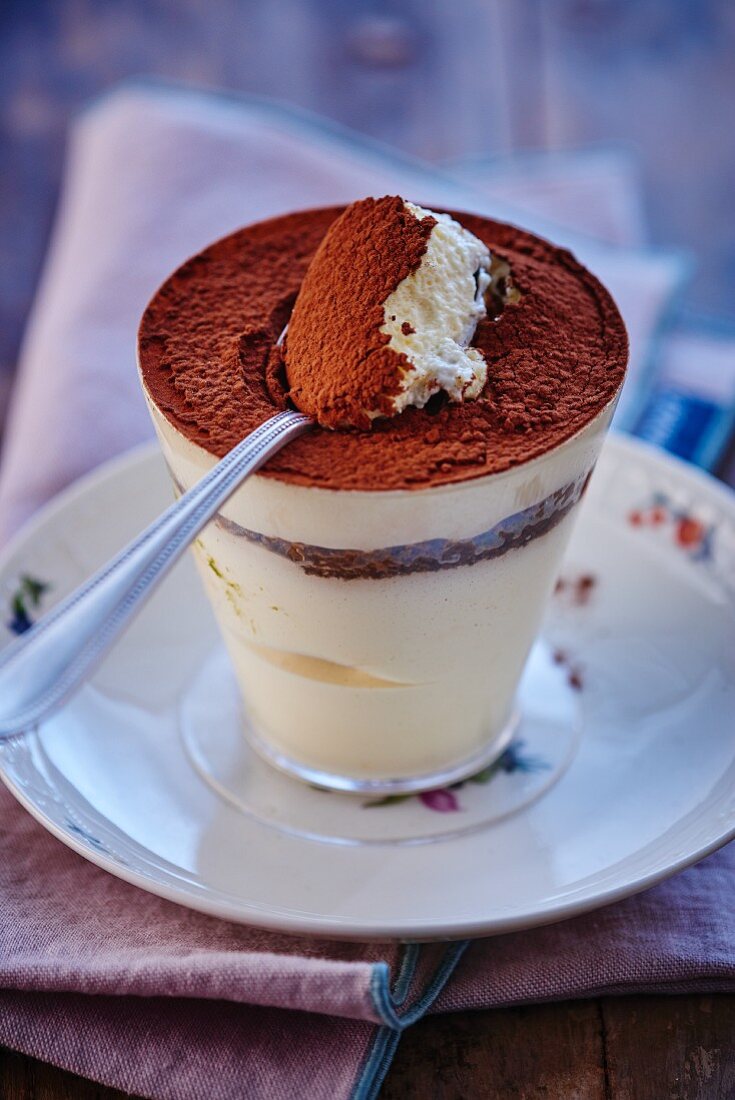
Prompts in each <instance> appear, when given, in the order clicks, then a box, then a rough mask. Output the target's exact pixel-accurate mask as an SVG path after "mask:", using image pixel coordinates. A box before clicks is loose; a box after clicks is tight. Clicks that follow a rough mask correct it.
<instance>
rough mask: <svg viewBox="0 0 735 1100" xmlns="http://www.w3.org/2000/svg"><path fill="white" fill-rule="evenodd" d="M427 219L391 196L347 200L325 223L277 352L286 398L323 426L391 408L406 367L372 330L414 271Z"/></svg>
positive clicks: (359, 420)
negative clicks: (339, 212) (385, 305)
mask: <svg viewBox="0 0 735 1100" xmlns="http://www.w3.org/2000/svg"><path fill="white" fill-rule="evenodd" d="M435 225H436V219H435V218H424V219H423V221H419V220H418V218H415V217H414V216H413V214H411V213H410V211H408V210H407V209H406V207H405V204H404V202H403V199H401V198H399V197H398V196H397V195H396V196H386V197H385V198H382V199H363V200H362V201H361V202H355V203H352V205H351V206H348V207H347V209H346V210H345V211H344V213H343V214H342V215H341V216H340V217H339V218H337V219H336V220H335V221H334V222H333V223H332V225H331V226H330V227H329V232H328V233H327V234H326V236H325V237H324V239H323V240H322V242H321V244H320V246H319V248H318V249H317V252H316V255H315V256H314V260H313V262H312V263H311V265H310V267H309V278H308V279H306V280H305V281H304V284H303V287H302V288H301V291H300V293H299V296H298V300H297V302H296V305H295V307H294V311H293V313H292V314H291V319H290V321H289V324H288V335H287V336H286V343H285V353H284V357H285V360H286V375H287V378H288V384H289V396H290V398H291V399H292V401H293V402H294V404H295V405H296V406H297V408H299V409H300V410H301V411H302V412H305V413H308V414H309V415H310V416H313V417H315V418H316V419H317V420H318V421H319V423H320V424H322V425H323V426H325V427H329V428H340V427H343V426H344V425H345V424H355V425H359V426H360V427H362V428H363V429H368V428H370V419H369V418H368V417H367V416H366V414H365V411H364V410H365V409H375V410H376V411H379V412H381V413H383V414H384V415H385V416H391V415H392V414H393V412H394V409H393V403H392V401H391V398H392V397H393V396H395V394H396V393H398V391H399V389H400V380H401V375H402V372H403V371H410V370H411V369H412V368H411V364H410V362H409V361H408V359H407V358H406V356H405V355H401V354H400V353H398V352H396V351H394V350H393V349H392V348H389V347H388V344H389V342H390V336H389V335H388V334H387V333H385V332H381V331H380V330H381V328H382V326H383V323H384V320H385V318H384V315H383V303H384V302H385V299H386V298H387V297H388V296H389V295H390V294H392V293H393V291H394V290H395V289H396V287H397V286H398V284H399V283H400V282H401V281H402V280H403V279H405V278H407V277H408V276H409V275H412V274H413V272H414V271H416V270H417V269H418V267H419V264H420V263H421V259H422V257H423V255H424V253H425V252H426V247H427V245H428V242H429V237H430V236H431V231H432V229H433V228H434V226H435ZM345 271H349V279H347V280H346V279H345V277H344V276H345Z"/></svg>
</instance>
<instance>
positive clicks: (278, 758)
mask: <svg viewBox="0 0 735 1100" xmlns="http://www.w3.org/2000/svg"><path fill="white" fill-rule="evenodd" d="M519 721H520V715H519V714H518V712H517V711H514V712H513V713H512V714H511V716H510V718H509V719H508V721H507V722H506V724H505V726H503V728H502V730H501V731H500V733H499V734H497V735H496V736H495V737H494V738H493V739H492V741H491V742H489V743H488V744H487V745H483V746H482V748H481V749H479V750H478V751H477V752H475V753H473V754H472V756H466V757H465V758H464V760H461V761H460V762H459V763H458V764H453V765H452V766H451V767H449V768H442V769H441V770H440V771H434V772H424V773H423V774H421V775H408V776H396V777H395V778H391V779H364V778H363V779H357V778H355V777H353V776H347V775H336V774H335V773H334V772H328V771H322V770H321V769H320V768H312V767H309V766H308V765H307V764H302V763H300V762H299V761H297V760H294V759H292V758H291V757H289V756H286V755H285V753H282V752H279V751H278V749H275V748H274V747H273V746H272V745H271V744H270V743H269V742H268V741H266V740H265V739H264V738H263V737H262V736H261V735H260V734H259V733H258V732H257V730H256V728H255V726H254V725H253V723H252V722H251V721H250V719H249V717H248V716H247V715H246V716H245V737H246V738H247V741H248V744H249V745H250V746H251V747H252V748H253V749H255V751H256V752H257V754H258V756H260V757H262V759H263V760H265V761H266V762H267V763H268V764H270V765H271V766H272V767H274V768H277V769H278V770H279V771H281V772H285V774H286V775H289V776H291V777H292V778H293V779H300V780H301V781H302V782H303V783H309V784H311V785H312V786H314V787H323V788H325V789H326V790H330V791H342V792H347V793H349V794H361V795H381V796H386V797H388V796H390V795H401V794H418V793H419V792H420V791H432V790H437V789H438V788H440V787H449V786H451V785H452V784H453V783H459V782H461V780H463V779H467V778H468V777H469V776H472V775H477V773H478V772H481V771H482V770H483V769H484V768H487V767H489V766H490V764H492V763H494V761H495V760H497V759H498V757H500V756H502V754H503V753H504V752H505V750H506V749H507V748H508V745H509V744H510V742H511V741H512V739H513V735H514V734H515V731H516V729H517V727H518V723H519Z"/></svg>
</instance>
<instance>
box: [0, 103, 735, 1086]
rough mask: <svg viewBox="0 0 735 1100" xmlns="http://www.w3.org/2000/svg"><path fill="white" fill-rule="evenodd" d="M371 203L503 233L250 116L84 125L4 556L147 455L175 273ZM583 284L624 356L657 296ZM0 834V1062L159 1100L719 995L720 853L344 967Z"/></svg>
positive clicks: (647, 281)
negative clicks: (504, 1021) (277, 228)
mask: <svg viewBox="0 0 735 1100" xmlns="http://www.w3.org/2000/svg"><path fill="white" fill-rule="evenodd" d="M555 186H556V185H555ZM552 190H553V189H552ZM388 191H402V192H404V193H406V194H409V195H412V196H416V197H418V198H420V200H421V201H423V202H428V203H434V204H442V205H454V206H459V207H462V206H464V207H470V206H471V207H474V208H476V209H485V210H488V211H492V210H493V209H496V204H494V203H493V202H492V201H490V200H487V199H483V197H482V194H481V192H480V191H478V192H477V193H476V194H473V193H472V192H471V191H470V190H468V189H466V188H463V187H462V186H460V185H459V184H457V183H455V182H453V181H452V179H451V178H450V177H449V176H444V175H441V174H438V173H437V174H435V173H432V171H431V170H429V169H426V168H424V167H422V166H421V165H415V164H413V163H412V162H409V161H404V160H402V159H401V158H400V157H397V156H396V157H395V158H392V157H391V156H389V155H388V154H386V153H385V152H382V151H379V150H376V149H375V148H373V147H371V146H369V145H365V144H362V143H360V141H359V139H356V138H353V137H349V136H344V135H340V134H336V133H334V132H333V131H332V130H331V129H329V128H328V127H322V126H321V125H320V124H319V123H317V122H315V121H313V120H310V119H302V118H300V117H299V116H298V115H290V114H289V113H288V112H284V111H282V110H280V109H275V108H272V107H270V106H269V105H267V104H261V103H257V102H243V103H237V102H234V101H230V100H227V99H218V98H217V97H207V96H204V95H200V94H197V93H182V92H172V91H165V90H160V89H159V90H151V89H145V88H128V89H124V90H122V91H120V92H118V93H115V94H114V95H112V96H111V97H109V98H108V99H107V100H105V101H104V102H102V103H101V104H99V105H97V106H96V107H94V108H93V109H92V110H91V111H90V112H88V113H87V114H86V115H85V116H84V117H83V118H82V119H81V120H80V122H79V123H78V125H77V126H76V128H75V130H74V132H73V134H72V141H71V151H70V161H69V167H68V172H67V180H66V186H65V191H64V197H63V202H62V206H61V210H60V214H59V219H58V222H57V227H56V231H55V236H54V242H53V246H52V249H51V253H50V257H49V261H48V264H47V267H46V271H45V273H44V278H43V282H42V286H41V288H40V292H39V296H38V299H37V302H36V305H35V308H34V311H33V316H32V319H31V323H30V325H29V329H28V335H27V339H26V342H25V347H24V353H23V361H22V364H21V373H20V380H19V385H18V387H17V391H16V394H15V398H14V402H13V407H12V415H11V421H10V424H9V427H8V438H7V443H6V449H5V454H4V459H3V465H2V469H1V470H0V527H1V528H2V531H3V532H4V533H5V534H8V533H10V532H12V531H13V530H15V529H16V528H17V527H18V525H19V524H20V523H21V522H22V521H23V520H24V519H25V518H26V517H27V516H28V515H30V514H31V513H32V512H33V511H34V510H35V509H36V508H37V507H38V506H39V505H40V504H42V503H43V502H44V501H45V500H46V499H48V497H49V496H50V495H52V493H53V492H55V491H56V490H57V489H59V488H61V487H62V486H63V485H64V484H66V483H68V482H69V481H70V480H72V479H73V478H74V477H76V476H77V475H79V474H81V473H83V472H85V471H86V470H87V469H89V468H91V467H92V466H94V465H95V464H96V463H98V462H99V461H101V460H102V459H103V458H106V457H108V456H109V455H111V454H113V453H116V452H118V451H121V450H124V449H126V448H127V447H129V446H130V445H131V444H133V443H136V442H138V441H139V440H141V439H142V438H145V437H146V436H148V435H149V434H150V428H149V425H148V421H147V415H146V413H145V410H144V407H143V402H142V399H141V397H140V394H139V392H138V385H137V378H136V376H135V367H134V346H135V329H136V326H137V321H138V318H139V316H140V313H141V312H142V309H143V307H144V305H145V302H146V300H147V299H148V297H149V296H150V294H151V292H152V291H153V289H155V286H156V285H157V284H158V282H160V280H161V279H162V278H163V277H164V276H165V275H166V274H167V273H168V271H169V270H170V269H171V268H173V267H174V266H175V265H176V264H177V263H178V262H179V261H180V260H181V259H182V257H184V256H185V255H187V254H189V253H191V252H192V251H194V250H196V249H197V248H199V247H201V246H202V245H204V244H206V243H207V242H208V241H209V240H211V239H212V238H214V237H216V236H218V235H220V234H222V233H225V232H227V231H229V230H230V229H232V228H233V227H235V226H236V225H237V224H239V223H242V222H245V221H249V220H252V219H254V218H257V217H264V216H267V215H269V214H273V213H277V212H280V211H283V210H286V209H289V208H294V207H298V206H307V205H310V204H318V203H324V202H333V201H334V202H337V201H342V200H349V199H352V198H355V197H357V196H359V195H362V194H367V193H377V194H380V193H385V192H388ZM536 203H538V198H537V199H536ZM499 213H500V215H501V216H507V211H506V210H505V209H501V210H500V211H499ZM547 213H549V214H550V213H552V211H551V209H549V211H548V212H547ZM521 219H522V216H521ZM522 220H523V219H522ZM600 255H602V253H601V254H600ZM627 256H629V261H626V257H627ZM600 262H601V263H603V265H604V263H607V264H608V265H609V269H610V271H611V272H614V273H615V277H617V278H618V279H621V278H627V280H628V282H627V283H626V285H627V287H628V295H629V297H631V298H634V299H635V300H636V302H637V303H638V308H637V311H636V312H634V313H631V314H630V315H629V317H628V320H629V323H630V324H631V325H633V326H635V331H636V338H637V340H638V343H639V346H641V347H642V346H643V345H644V344H645V343H646V341H647V340H648V338H649V337H650V335H651V332H652V331H653V328H654V327H655V324H656V322H657V319H658V317H659V313H660V310H661V308H662V307H663V305H664V304H665V301H666V299H667V297H668V294H669V292H670V290H671V289H672V286H673V283H674V282H675V281H676V280H675V279H674V280H673V282H672V283H670V284H668V283H667V282H666V279H665V278H664V275H665V274H666V271H668V268H666V269H663V268H661V266H660V265H658V266H657V263H653V265H652V267H651V268H650V269H649V268H646V265H645V263H643V265H642V266H641V263H642V261H641V258H640V255H639V254H635V255H634V254H633V253H630V254H628V253H626V252H625V250H619V249H618V250H615V249H609V250H608V252H607V253H605V258H604V259H602V260H600ZM626 272H627V273H628V274H627V276H626V275H625V273H626ZM631 288H632V289H631ZM646 296H647V297H646ZM644 298H645V300H646V302H647V306H646V309H645V310H642V309H641V308H640V302H641V301H642V300H643V299H644ZM0 820H2V822H3V830H2V832H1V833H0V1042H4V1043H6V1044H8V1045H10V1046H12V1047H15V1048H17V1049H19V1050H22V1051H25V1052H27V1053H30V1054H34V1055H37V1056H39V1057H41V1058H45V1059H47V1060H49V1061H53V1062H55V1063H57V1064H59V1065H61V1066H64V1067H67V1068H69V1069H72V1070H74V1071H76V1072H78V1073H82V1074H84V1075H86V1076H89V1077H92V1078H94V1079H96V1080H99V1081H102V1082H105V1083H108V1084H111V1085H115V1086H117V1087H119V1088H123V1089H126V1090H130V1091H134V1092H137V1093H140V1094H142V1095H144V1096H150V1097H153V1098H157V1100H189V1098H194V1097H197V1098H198V1097H201V1096H202V1095H206V1096H209V1097H211V1098H212V1100H229V1098H234V1097H239V1096H242V1095H248V1096H251V1097H253V1098H255V1100H258V1098H263V1100H265V1098H268V1100H271V1098H279V1097H292V1096H306V1095H308V1096H310V1097H317V1098H318V1097H322V1096H323V1097H330V1098H334V1100H342V1098H347V1097H355V1098H358V1100H366V1098H368V1097H371V1096H374V1095H375V1092H376V1090H377V1088H378V1087H379V1084H380V1080H381V1078H382V1075H383V1073H384V1071H385V1068H386V1066H387V1065H388V1064H389V1061H390V1056H391V1053H392V1050H393V1049H394V1047H395V1043H396V1041H397V1036H398V1034H399V1033H400V1030H401V1029H402V1028H403V1027H405V1026H407V1024H408V1023H410V1022H411V1021H412V1020H413V1019H415V1018H417V1017H418V1016H419V1015H420V1014H421V1013H422V1012H424V1011H426V1010H428V1009H430V1008H431V1006H432V1005H435V1008H436V1009H437V1010H451V1009H458V1008H462V1007H482V1006H485V1005H493V1004H510V1003H517V1002H520V1001H531V1000H539V999H551V998H559V997H567V996H592V995H595V994H597V993H600V992H627V991H630V992H632V991H637V990H648V989H650V990H658V989H668V990H671V991H678V990H685V989H702V990H713V989H716V990H723V989H733V988H735V931H734V929H733V924H732V921H731V920H729V919H728V914H729V913H730V912H731V898H730V889H729V883H730V879H731V874H732V869H733V868H732V866H731V865H732V863H733V861H734V860H735V856H733V855H732V851H733V850H732V849H727V850H725V851H724V852H721V853H719V854H718V855H716V856H713V857H711V858H710V859H708V860H705V861H704V862H703V863H702V864H700V865H699V866H698V867H695V868H692V869H691V870H689V871H687V872H685V873H684V874H682V875H680V876H678V877H677V878H676V879H675V880H672V881H671V882H669V883H667V884H664V885H663V886H660V887H658V888H657V889H655V890H651V891H650V892H649V893H647V894H645V895H642V896H641V897H639V898H635V899H631V900H630V901H628V902H625V903H622V904H619V905H616V906H611V907H609V908H607V909H605V910H602V911H600V912H598V913H595V914H591V915H589V916H587V917H584V918H579V919H577V920H574V921H569V922H567V923H565V924H563V925H557V926H555V927H552V928H547V929H541V930H536V931H534V932H529V933H523V934H516V935H512V936H504V937H500V938H497V939H494V940H487V941H482V942H478V943H475V944H473V945H471V947H470V948H469V950H468V951H467V953H466V954H465V955H464V957H463V958H462V952H463V948H464V945H455V946H449V947H446V948H445V947H442V946H440V945H437V946H429V947H424V948H417V947H415V946H412V945H409V946H408V947H406V948H399V947H396V946H394V947H390V946H380V945H369V944H342V943H336V942H328V941H315V940H305V939H296V938H291V937H287V936H282V935H278V934H275V933H270V932H264V931H260V930H258V929H253V928H246V927H243V926H239V925H234V924H230V923H227V922H223V921H218V920H215V919H213V918H210V917H206V916H204V915H202V914H199V913H194V912H191V911H189V910H187V909H184V908H182V907H179V906H176V905H173V904H171V903H169V902H166V901H163V900H161V899H159V898H156V897H153V896H152V895H149V894H146V893H144V892H142V891H139V890H137V889H135V888H134V887H132V886H129V885H127V884H125V883H123V882H121V881H119V880H117V879H115V878H114V877H113V876H111V875H108V874H106V873H105V872H103V871H101V870H99V869H98V868H96V867H94V866H92V865H91V864H89V863H87V862H85V860H83V859H82V858H81V857H80V856H78V855H76V854H74V853H72V852H71V851H68V850H67V849H66V848H64V847H63V846H62V845H60V844H59V843H58V842H57V841H56V840H55V839H53V838H52V837H51V836H50V835H49V834H47V833H46V832H45V831H44V830H43V829H41V827H40V826H38V825H37V824H36V823H35V822H34V821H33V820H32V819H31V818H30V817H29V816H28V815H27V814H26V813H25V812H24V811H23V810H22V809H21V808H20V807H19V806H18V805H17V804H16V803H15V802H14V800H13V799H12V798H11V796H10V795H9V794H7V793H6V792H5V791H2V792H0ZM461 958H462V961H461V962H460V964H459V968H458V969H457V971H456V974H455V976H454V979H453V981H452V983H451V984H450V985H446V983H447V980H448V978H449V977H450V975H451V974H452V971H453V969H454V967H455V964H456V963H457V962H458V961H459V960H460V959H461ZM391 982H392V983H393V993H392V994H391V992H390V985H391ZM437 997H438V1000H437V999H436V998H437Z"/></svg>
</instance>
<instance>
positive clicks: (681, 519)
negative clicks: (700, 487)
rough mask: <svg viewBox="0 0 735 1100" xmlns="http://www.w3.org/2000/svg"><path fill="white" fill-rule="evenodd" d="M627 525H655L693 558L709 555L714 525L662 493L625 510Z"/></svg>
mask: <svg viewBox="0 0 735 1100" xmlns="http://www.w3.org/2000/svg"><path fill="white" fill-rule="evenodd" d="M628 523H629V524H630V526H631V527H637V528H642V527H657V528H659V529H660V530H661V531H664V532H666V534H667V536H668V537H670V539H671V541H672V542H673V543H674V545H675V546H678V547H679V549H680V550H683V551H684V552H685V553H686V554H688V555H689V557H690V558H691V559H692V560H693V561H705V560H706V559H708V558H710V557H711V556H712V541H713V538H714V527H713V526H708V525H707V524H705V523H703V522H702V521H701V520H700V519H697V517H696V516H693V515H691V514H690V513H689V512H687V511H684V510H682V509H681V508H679V507H677V506H676V505H675V504H674V503H673V501H671V500H670V499H669V498H668V497H667V496H666V494H665V493H654V494H653V496H652V497H651V499H650V500H649V501H647V502H646V504H645V505H643V506H641V507H638V508H633V509H631V511H630V512H629V513H628Z"/></svg>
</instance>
